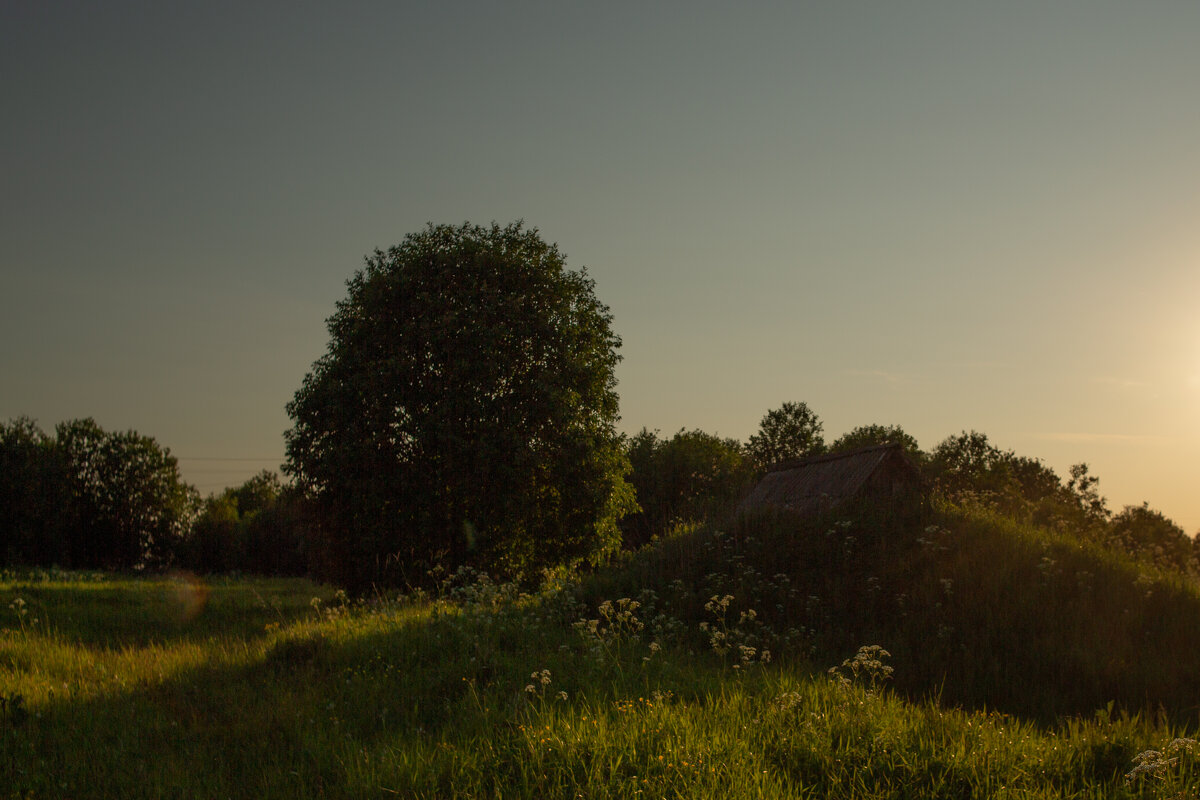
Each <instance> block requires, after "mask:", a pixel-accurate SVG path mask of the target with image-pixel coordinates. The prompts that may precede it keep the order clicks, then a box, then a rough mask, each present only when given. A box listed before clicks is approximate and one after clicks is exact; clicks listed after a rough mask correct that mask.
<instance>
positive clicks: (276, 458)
mask: <svg viewBox="0 0 1200 800" xmlns="http://www.w3.org/2000/svg"><path fill="white" fill-rule="evenodd" d="M175 460H176V461H281V460H282V459H281V458H280V457H279V456H268V457H266V458H242V457H240V456H232V457H231V456H175Z"/></svg>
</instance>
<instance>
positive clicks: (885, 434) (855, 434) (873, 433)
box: [829, 425, 926, 464]
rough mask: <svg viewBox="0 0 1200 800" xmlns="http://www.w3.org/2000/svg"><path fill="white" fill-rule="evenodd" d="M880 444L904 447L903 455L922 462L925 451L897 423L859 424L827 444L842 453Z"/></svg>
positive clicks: (832, 449)
mask: <svg viewBox="0 0 1200 800" xmlns="http://www.w3.org/2000/svg"><path fill="white" fill-rule="evenodd" d="M882 444H898V445H900V446H901V447H902V448H903V449H904V453H905V455H907V456H908V457H909V458H911V459H913V460H914V461H915V462H916V463H918V464H921V463H924V461H925V459H926V455H925V453H923V452H921V448H920V446H919V445H918V444H917V440H916V439H914V438H913V437H912V436H910V435H909V434H908V433H906V432H905V430H904V429H903V428H901V427H900V426H899V425H859V426H858V427H857V428H854V429H853V430H851V431H848V432H846V433H844V434H842V435H841V436H840V437H838V439H837V440H836V441H835V442H834V443H833V444H831V445H830V446H829V452H831V453H844V452H847V451H850V450H857V449H859V448H860V447H873V446H875V445H882Z"/></svg>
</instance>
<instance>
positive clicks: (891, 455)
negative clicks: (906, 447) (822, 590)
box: [738, 444, 926, 516]
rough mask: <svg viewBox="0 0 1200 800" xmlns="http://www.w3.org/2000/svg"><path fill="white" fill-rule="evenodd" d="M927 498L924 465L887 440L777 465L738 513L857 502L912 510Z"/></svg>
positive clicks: (802, 510)
mask: <svg viewBox="0 0 1200 800" xmlns="http://www.w3.org/2000/svg"><path fill="white" fill-rule="evenodd" d="M925 500H926V492H925V488H924V482H923V480H922V478H921V473H920V470H918V469H917V466H916V465H915V464H914V463H913V462H912V461H911V460H910V459H909V458H908V457H907V456H906V455H904V451H903V449H901V447H900V445H898V444H887V445H879V446H875V447H864V448H861V449H859V450H851V451H849V452H845V453H831V454H829V455H823V456H815V457H812V458H805V459H800V460H796V461H784V462H781V463H779V464H776V465H774V466H772V467H770V468H769V469H768V471H767V474H766V475H765V476H763V479H762V480H761V481H759V482H758V484H757V485H756V486H755V487H754V488H753V489H752V490H751V491H750V493H749V494H748V495H747V496H746V498H745V499H744V500H742V502H741V504H739V506H738V513H739V514H740V513H752V512H759V511H770V510H776V511H792V512H795V513H798V514H802V515H805V516H809V515H816V514H822V513H825V512H828V511H835V510H838V509H840V508H843V507H846V506H851V505H862V506H868V507H870V508H871V509H873V510H877V511H881V512H884V513H911V512H916V511H918V510H920V508H921V507H922V506H923V505H924V504H925Z"/></svg>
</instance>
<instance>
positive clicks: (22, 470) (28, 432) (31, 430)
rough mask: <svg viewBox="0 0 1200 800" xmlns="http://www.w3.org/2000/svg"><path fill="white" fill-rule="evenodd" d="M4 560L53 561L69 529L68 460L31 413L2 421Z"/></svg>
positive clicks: (0, 543) (0, 547) (0, 556)
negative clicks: (67, 513) (67, 515)
mask: <svg viewBox="0 0 1200 800" xmlns="http://www.w3.org/2000/svg"><path fill="white" fill-rule="evenodd" d="M0 476H3V479H2V480H0V564H52V563H54V562H55V561H56V560H61V555H60V554H61V553H62V552H63V550H64V549H65V548H66V539H67V537H68V536H69V535H70V530H69V520H68V519H67V518H66V516H65V514H64V513H63V512H64V509H65V508H66V507H67V505H68V502H69V499H70V497H69V493H68V488H67V480H66V464H65V463H64V462H63V459H62V452H61V451H60V450H59V449H58V447H57V446H56V443H55V441H54V438H53V437H52V436H47V435H46V433H45V432H43V431H42V430H41V429H40V428H39V427H38V426H37V424H36V423H35V422H34V421H33V420H31V419H29V418H28V417H20V418H18V419H15V420H11V421H10V422H7V423H0Z"/></svg>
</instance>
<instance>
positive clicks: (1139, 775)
mask: <svg viewBox="0 0 1200 800" xmlns="http://www.w3.org/2000/svg"><path fill="white" fill-rule="evenodd" d="M1196 753H1197V744H1196V740H1195V739H1173V740H1171V743H1170V744H1168V745H1167V746H1166V748H1165V749H1163V750H1143V751H1142V752H1140V753H1138V754H1137V755H1136V756H1134V757H1133V769H1131V770H1129V772H1127V773H1126V774H1125V785H1126V786H1130V785H1132V784H1134V783H1137V782H1139V781H1141V780H1142V779H1145V778H1149V779H1151V780H1156V781H1165V780H1167V778H1168V776H1169V775H1170V774H1171V770H1172V769H1173V768H1174V767H1176V766H1179V765H1180V763H1181V762H1182V761H1183V760H1184V759H1187V760H1189V761H1193V760H1195V755H1196Z"/></svg>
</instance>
